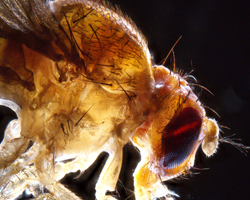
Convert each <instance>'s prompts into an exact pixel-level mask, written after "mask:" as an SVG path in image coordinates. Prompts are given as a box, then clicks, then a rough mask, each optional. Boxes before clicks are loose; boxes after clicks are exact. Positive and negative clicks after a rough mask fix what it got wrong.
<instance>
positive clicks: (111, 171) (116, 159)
mask: <svg viewBox="0 0 250 200" xmlns="http://www.w3.org/2000/svg"><path fill="white" fill-rule="evenodd" d="M106 145H107V147H108V149H110V150H107V152H108V153H109V157H108V159H107V161H106V163H105V165H104V168H103V169H102V172H101V174H100V177H99V179H98V181H97V184H96V199H97V200H115V198H114V197H112V196H111V195H106V192H107V191H114V190H115V187H116V183H117V181H118V178H119V174H120V170H121V166H122V148H123V143H122V142H121V141H119V140H117V139H111V140H109V141H108V142H107V143H106ZM111 147H112V149H111ZM114 147H115V149H114Z"/></svg>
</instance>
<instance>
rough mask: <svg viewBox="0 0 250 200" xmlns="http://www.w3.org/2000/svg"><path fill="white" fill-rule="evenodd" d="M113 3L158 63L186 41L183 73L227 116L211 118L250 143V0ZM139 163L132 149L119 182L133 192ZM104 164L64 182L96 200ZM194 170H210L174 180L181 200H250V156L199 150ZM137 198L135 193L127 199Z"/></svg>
mask: <svg viewBox="0 0 250 200" xmlns="http://www.w3.org/2000/svg"><path fill="white" fill-rule="evenodd" d="M111 2H112V3H114V4H116V5H119V6H120V8H121V10H122V11H123V12H124V13H127V14H128V15H129V16H130V17H131V19H132V20H133V21H134V22H135V23H136V25H137V26H138V28H139V29H141V31H142V33H143V34H144V35H145V37H146V38H147V39H148V43H149V49H150V51H151V53H152V56H153V58H154V61H155V63H156V64H159V63H160V62H161V61H162V60H163V59H164V58H165V56H166V55H167V54H168V51H169V50H170V49H171V47H172V46H173V44H174V43H175V42H176V40H177V39H178V38H179V37H180V36H182V39H181V40H180V41H179V43H178V44H177V46H176V47H175V49H174V51H175V57H176V65H177V68H180V69H183V70H184V72H189V71H191V70H192V69H195V71H194V72H193V75H194V76H195V77H196V78H197V80H198V82H199V83H200V84H201V85H203V86H205V87H207V88H208V89H209V90H210V91H212V92H213V93H214V95H215V96H211V95H210V94H209V93H207V92H206V91H204V90H203V91H202V92H201V89H199V88H195V91H196V93H197V94H198V93H201V97H200V99H201V101H202V102H203V103H204V104H205V105H207V106H208V107H211V108H212V109H214V110H215V111H216V112H217V113H218V114H219V115H220V116H221V118H219V117H217V116H216V115H215V114H214V113H212V112H211V111H209V110H208V111H207V112H208V115H209V116H210V117H212V118H215V119H216V120H217V121H218V122H219V124H220V125H224V126H227V127H230V130H227V129H222V130H223V131H224V133H222V135H223V136H229V135H232V134H234V133H236V136H235V137H236V138H241V139H242V141H243V143H244V144H246V145H250V128H249V125H250V120H249V118H250V114H249V113H250V103H249V102H250V101H249V96H250V61H249V53H250V25H249V24H250V14H249V11H250V6H249V5H247V3H246V4H244V3H243V1H238V2H236V1H230V2H228V1H223V0H216V1H215V0H210V1H207V0H200V1H196V2H194V1H193V2H190V1H174V0H172V1H169V0H154V1H152V0H150V1H145V0H130V1H128V0H111ZM168 64H169V62H168V63H167V65H168ZM3 113H4V112H3ZM4 123H6V121H4ZM138 158H139V157H138V155H137V154H136V151H135V149H134V148H133V147H132V146H131V145H127V146H126V147H125V153H124V166H123V169H122V173H121V176H120V180H121V181H122V182H123V184H124V185H125V187H126V188H129V189H132V185H133V184H132V181H133V179H132V173H133V168H134V167H135V165H136V164H135V162H136V161H137V160H138ZM134 161H135V162H134ZM104 162H105V155H101V156H100V160H99V162H98V163H97V164H96V165H94V166H93V167H92V169H90V170H89V171H88V172H87V174H88V175H86V176H82V177H81V178H80V179H79V180H73V179H71V178H65V179H64V180H63V183H65V184H66V186H67V187H70V188H71V189H72V190H73V191H75V192H76V193H77V194H78V195H81V196H82V197H84V199H88V198H87V197H86V196H85V195H86V193H91V196H92V197H93V195H94V191H93V190H94V184H95V182H93V183H90V182H89V180H92V179H93V180H96V179H97V178H98V174H99V172H100V170H101V167H102V166H101V165H100V164H104ZM195 166H196V167H197V168H209V169H208V170H193V172H194V173H199V174H194V175H192V176H190V175H188V176H187V177H186V178H187V179H185V180H183V179H176V180H174V181H168V182H167V185H168V187H169V188H171V189H172V190H174V191H175V192H176V193H177V194H179V195H180V196H181V197H180V198H178V200H182V199H183V200H185V199H193V200H199V199H200V200H217V199H218V200H228V199H232V200H234V199H240V200H245V199H249V186H250V184H249V180H250V173H249V166H250V159H249V155H248V156H245V155H244V154H242V153H240V151H238V150H237V149H236V148H235V147H233V146H232V145H230V144H225V143H223V144H220V146H219V149H218V152H217V153H216V154H215V155H214V156H213V157H211V158H206V156H204V154H203V153H202V151H201V150H199V151H198V153H197V156H196V163H195ZM96 171H97V173H95V172H96ZM118 185H120V184H118ZM120 193H121V194H120V195H121V199H125V197H124V195H125V194H123V193H124V191H122V190H121V192H120ZM84 194H85V195H84ZM130 194H131V193H129V192H128V194H127V196H129V195H130ZM131 199H133V197H132V198H131Z"/></svg>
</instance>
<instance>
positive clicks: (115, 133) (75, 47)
mask: <svg viewBox="0 0 250 200" xmlns="http://www.w3.org/2000/svg"><path fill="white" fill-rule="evenodd" d="M0 37H1V38H0V44H1V46H0V64H1V65H0V94H1V100H0V104H1V105H3V106H6V107H9V108H10V109H12V110H13V111H14V112H15V113H16V115H17V117H18V119H16V120H13V121H11V122H10V123H9V124H8V126H7V128H6V130H5V135H4V140H3V142H2V143H1V146H0V150H1V155H0V170H1V171H0V173H1V178H0V180H1V181H0V197H1V199H15V198H17V197H18V196H19V195H20V194H22V192H23V191H24V190H26V191H28V192H29V193H31V194H32V195H33V196H34V197H35V198H36V199H80V198H79V197H77V195H75V194H74V193H73V192H71V191H70V190H68V189H67V188H66V187H65V186H63V184H61V183H60V180H61V179H62V178H63V177H64V176H65V175H66V174H68V173H70V172H77V171H79V170H80V175H81V174H82V173H83V172H84V171H85V170H86V169H88V168H89V167H90V166H91V165H92V164H93V162H94V161H95V160H96V158H97V157H98V156H99V154H100V153H102V152H107V153H108V154H109V157H108V159H107V161H106V163H105V165H104V167H103V169H102V172H101V174H100V176H99V179H98V181H97V183H96V187H95V189H96V194H95V195H96V199H98V200H104V199H115V198H114V197H113V196H112V195H110V194H109V193H108V192H111V191H114V190H115V188H116V184H117V181H118V177H119V173H120V169H121V166H122V151H123V146H124V145H125V144H126V143H128V142H131V143H132V144H133V145H134V146H135V147H136V148H138V150H139V152H140V155H141V160H140V162H139V163H138V165H137V167H136V169H135V172H134V175H133V176H134V195H135V198H136V199H138V200H140V199H157V198H161V197H164V198H165V199H169V200H171V199H173V198H174V196H175V193H174V192H172V191H169V190H168V188H167V187H166V186H165V185H164V184H163V181H166V180H170V179H173V178H175V177H178V176H180V175H182V174H185V173H188V170H189V169H190V168H191V167H192V166H193V165H194V159H195V154H196V152H197V149H198V147H199V146H201V148H202V150H203V152H204V153H205V154H206V155H207V156H211V155H212V154H213V153H214V152H215V151H216V149H217V146H218V142H219V141H222V142H223V141H224V142H228V140H226V139H223V138H221V137H220V135H219V126H218V124H217V122H216V121H215V120H214V119H211V118H209V117H207V115H206V112H205V109H204V107H203V106H202V104H201V102H200V101H199V99H198V97H197V96H196V95H195V94H194V92H193V91H192V89H191V84H190V83H189V82H188V81H187V80H188V78H190V77H192V76H191V75H189V74H184V75H183V74H182V73H177V72H176V70H173V71H171V70H169V69H167V68H166V67H164V66H162V65H156V64H154V63H153V61H152V58H151V55H150V53H149V50H148V47H147V42H146V39H145V38H144V36H143V35H142V33H141V32H140V31H139V30H138V29H137V28H136V26H135V25H134V23H133V22H132V21H131V20H130V19H129V18H128V17H127V16H126V15H123V14H122V13H121V11H120V10H119V9H118V8H113V7H112V6H111V5H109V4H107V3H105V2H102V1H90V0H80V1H76V0H72V1H68V0H60V1H59V0H55V1H53V0H47V1H45V0H36V1H35V0H30V1H25V0H19V1H14V0H9V1H7V0H1V1H0ZM231 143H232V142H231ZM235 145H238V146H239V147H242V148H244V146H243V145H240V144H235Z"/></svg>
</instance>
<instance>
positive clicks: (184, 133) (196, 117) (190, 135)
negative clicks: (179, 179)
mask: <svg viewBox="0 0 250 200" xmlns="http://www.w3.org/2000/svg"><path fill="white" fill-rule="evenodd" d="M201 126H202V116H201V114H200V112H199V111H198V110H196V109H195V108H192V107H187V108H184V109H183V110H182V111H181V112H180V114H179V116H177V117H174V118H173V119H172V120H171V121H170V122H169V124H168V125H167V126H166V127H165V129H164V130H163V135H162V154H161V155H162V156H161V161H160V163H161V166H162V167H163V168H164V169H173V168H175V167H177V166H178V165H180V164H181V163H183V162H184V161H185V160H186V159H187V158H188V156H189V155H190V153H191V152H192V150H193V148H194V147H195V144H196V142H197V140H198V137H199V134H200V130H201Z"/></svg>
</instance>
